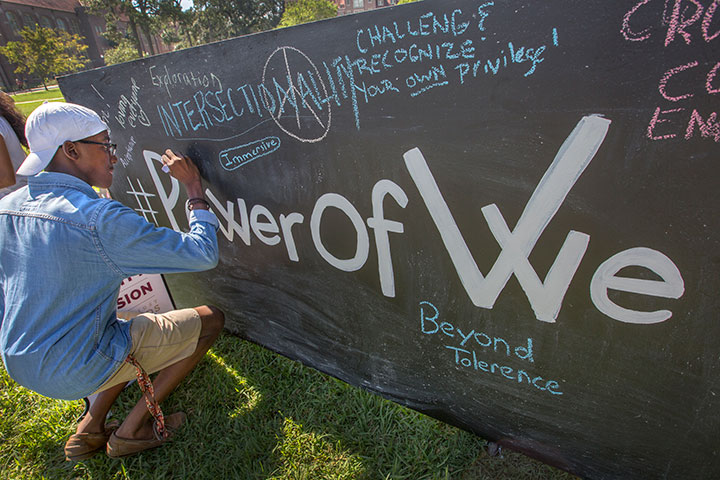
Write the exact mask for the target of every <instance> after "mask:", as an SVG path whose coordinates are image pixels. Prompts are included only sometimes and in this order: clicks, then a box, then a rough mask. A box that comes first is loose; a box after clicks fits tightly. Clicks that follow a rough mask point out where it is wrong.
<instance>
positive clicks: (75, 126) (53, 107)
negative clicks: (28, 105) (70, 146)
mask: <svg viewBox="0 0 720 480" xmlns="http://www.w3.org/2000/svg"><path fill="white" fill-rule="evenodd" d="M105 130H108V126H107V124H105V122H103V121H102V120H101V119H100V116H99V115H98V114H97V113H95V112H94V111H92V110H90V109H89V108H86V107H83V106H82V105H76V104H74V103H64V102H45V103H43V104H42V105H40V106H39V107H38V108H36V109H35V110H34V111H33V112H32V113H31V114H30V115H29V116H28V118H27V121H26V122H25V137H26V138H27V141H28V147H29V148H30V155H28V156H27V158H25V161H23V163H22V165H20V168H18V170H17V174H18V175H35V174H37V173H39V172H40V171H42V170H43V169H44V168H45V167H47V166H48V165H49V164H50V161H51V160H52V159H53V157H54V156H55V152H57V149H58V148H59V147H60V146H61V145H62V144H63V143H65V142H67V141H71V142H74V141H76V140H82V139H83V138H87V137H92V136H93V135H97V134H98V133H100V132H103V131H105Z"/></svg>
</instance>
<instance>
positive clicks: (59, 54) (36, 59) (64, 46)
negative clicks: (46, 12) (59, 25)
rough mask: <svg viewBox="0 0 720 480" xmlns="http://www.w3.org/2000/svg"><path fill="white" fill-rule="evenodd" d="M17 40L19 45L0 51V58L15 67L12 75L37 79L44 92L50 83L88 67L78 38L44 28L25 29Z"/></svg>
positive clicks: (82, 45)
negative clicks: (35, 77)
mask: <svg viewBox="0 0 720 480" xmlns="http://www.w3.org/2000/svg"><path fill="white" fill-rule="evenodd" d="M20 36H21V37H22V39H23V40H22V41H20V42H8V43H7V45H5V46H4V47H0V54H2V55H4V56H5V57H7V59H8V60H9V61H10V63H14V64H15V65H17V68H16V69H15V73H28V74H30V75H34V76H37V77H38V78H39V79H40V81H41V82H42V84H43V86H44V87H45V90H47V81H48V80H49V79H51V78H54V77H56V76H58V75H61V74H63V73H70V72H74V71H77V70H79V69H81V68H82V67H84V66H85V65H87V64H88V63H89V60H88V59H87V58H86V57H85V56H84V52H85V50H87V48H88V47H87V45H85V44H84V43H83V42H82V38H81V37H80V36H79V35H75V34H70V33H68V32H65V31H55V30H53V29H51V28H45V27H35V28H34V29H32V28H30V27H25V28H23V29H22V30H21V31H20Z"/></svg>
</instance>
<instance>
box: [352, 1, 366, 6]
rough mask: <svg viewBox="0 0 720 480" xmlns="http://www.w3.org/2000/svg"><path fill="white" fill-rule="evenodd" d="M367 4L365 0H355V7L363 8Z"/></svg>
mask: <svg viewBox="0 0 720 480" xmlns="http://www.w3.org/2000/svg"><path fill="white" fill-rule="evenodd" d="M364 6H365V0H353V8H363V7H364Z"/></svg>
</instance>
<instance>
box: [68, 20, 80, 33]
mask: <svg viewBox="0 0 720 480" xmlns="http://www.w3.org/2000/svg"><path fill="white" fill-rule="evenodd" d="M70 31H71V32H72V33H80V26H79V25H78V23H77V21H76V20H75V19H74V18H71V19H70Z"/></svg>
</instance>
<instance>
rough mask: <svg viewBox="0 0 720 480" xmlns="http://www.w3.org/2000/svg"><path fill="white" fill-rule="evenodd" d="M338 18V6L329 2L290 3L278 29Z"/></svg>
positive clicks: (324, 0) (298, 1)
mask: <svg viewBox="0 0 720 480" xmlns="http://www.w3.org/2000/svg"><path fill="white" fill-rule="evenodd" d="M335 16H337V5H335V4H334V3H332V2H331V1H329V0H295V1H288V3H287V5H286V6H285V13H284V14H283V16H282V20H280V24H279V25H278V28H282V27H291V26H293V25H299V24H301V23H307V22H314V21H315V20H322V19H324V18H331V17H335Z"/></svg>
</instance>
